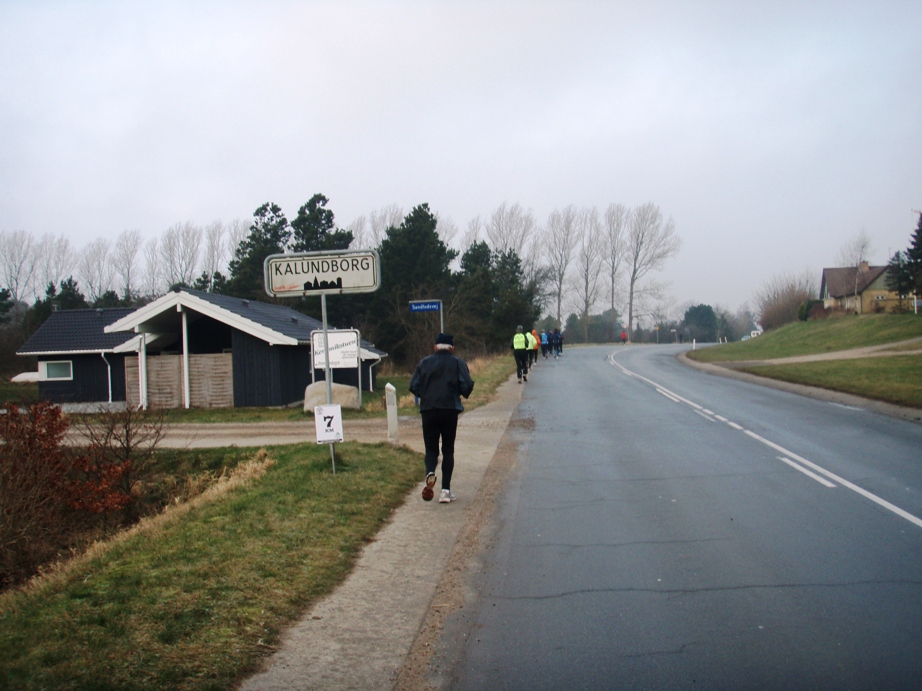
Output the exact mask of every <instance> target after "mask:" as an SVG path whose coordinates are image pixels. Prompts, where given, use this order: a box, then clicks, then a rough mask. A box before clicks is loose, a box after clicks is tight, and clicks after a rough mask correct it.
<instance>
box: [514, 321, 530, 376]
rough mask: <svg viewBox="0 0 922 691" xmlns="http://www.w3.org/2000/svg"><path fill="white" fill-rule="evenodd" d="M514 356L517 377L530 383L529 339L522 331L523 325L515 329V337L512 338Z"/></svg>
mask: <svg viewBox="0 0 922 691" xmlns="http://www.w3.org/2000/svg"><path fill="white" fill-rule="evenodd" d="M512 354H513V356H514V357H515V376H517V377H518V378H519V384H521V383H522V378H523V377H524V379H525V381H528V339H527V338H526V337H525V334H524V333H523V330H522V325H521V324H519V325H518V326H517V327H515V336H513V337H512Z"/></svg>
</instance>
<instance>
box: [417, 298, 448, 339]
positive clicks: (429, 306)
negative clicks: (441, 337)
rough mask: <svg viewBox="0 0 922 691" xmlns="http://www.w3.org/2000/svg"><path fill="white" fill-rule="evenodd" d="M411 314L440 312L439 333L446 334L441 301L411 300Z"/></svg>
mask: <svg viewBox="0 0 922 691" xmlns="http://www.w3.org/2000/svg"><path fill="white" fill-rule="evenodd" d="M410 311H411V312H438V313H439V333H445V317H444V316H443V312H442V301H441V300H410Z"/></svg>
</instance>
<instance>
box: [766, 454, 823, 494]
mask: <svg viewBox="0 0 922 691" xmlns="http://www.w3.org/2000/svg"><path fill="white" fill-rule="evenodd" d="M776 458H777V459H778V460H779V461H784V462H785V463H787V464H788V465H789V466H791V467H792V468H794V470H799V471H800V472H802V473H803V474H804V475H806V476H807V477H812V478H813V479H814V480H816V481H817V482H818V483H820V484H821V485H824V486H826V487H829V488H832V487H835V485H834V484H833V483H831V482H830V481H829V480H827V479H826V478H824V477H820V476H819V475H817V474H816V473H814V472H813V471H812V470H807V469H806V468H804V467H803V466H799V465H797V464H796V463H795V462H794V461H792V460H791V459H790V458H785V457H784V456H776Z"/></svg>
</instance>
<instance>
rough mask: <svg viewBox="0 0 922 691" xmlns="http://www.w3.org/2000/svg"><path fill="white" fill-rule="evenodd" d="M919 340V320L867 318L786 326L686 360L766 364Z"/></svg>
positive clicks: (910, 317) (889, 316)
mask: <svg viewBox="0 0 922 691" xmlns="http://www.w3.org/2000/svg"><path fill="white" fill-rule="evenodd" d="M919 336H922V317H919V316H917V315H913V314H868V315H862V316H845V317H839V318H831V319H823V320H819V321H809V322H796V323H794V324H787V325H785V326H782V327H781V328H779V329H774V330H772V331H767V332H766V333H764V334H762V335H761V336H759V337H758V338H753V339H750V340H748V341H737V342H735V343H726V344H723V345H716V346H709V347H707V348H701V349H700V350H695V351H693V352H690V353H688V356H689V357H690V358H692V359H694V360H698V361H699V362H732V361H738V360H770V359H774V358H781V357H790V356H793V355H812V354H814V353H831V352H835V351H838V350H849V349H851V348H862V347H865V346H873V345H882V344H885V343H894V342H897V341H902V340H906V339H909V338H916V337H919Z"/></svg>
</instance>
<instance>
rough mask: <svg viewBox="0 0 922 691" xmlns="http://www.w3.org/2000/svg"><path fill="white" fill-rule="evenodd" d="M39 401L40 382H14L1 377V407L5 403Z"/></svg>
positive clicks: (24, 403) (20, 403) (23, 403)
mask: <svg viewBox="0 0 922 691" xmlns="http://www.w3.org/2000/svg"><path fill="white" fill-rule="evenodd" d="M36 401H38V384H36V383H34V382H33V383H31V384H14V383H13V382H11V381H10V380H8V379H0V407H2V405H3V404H4V403H18V404H19V405H21V406H22V405H31V404H32V403H35V402H36Z"/></svg>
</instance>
